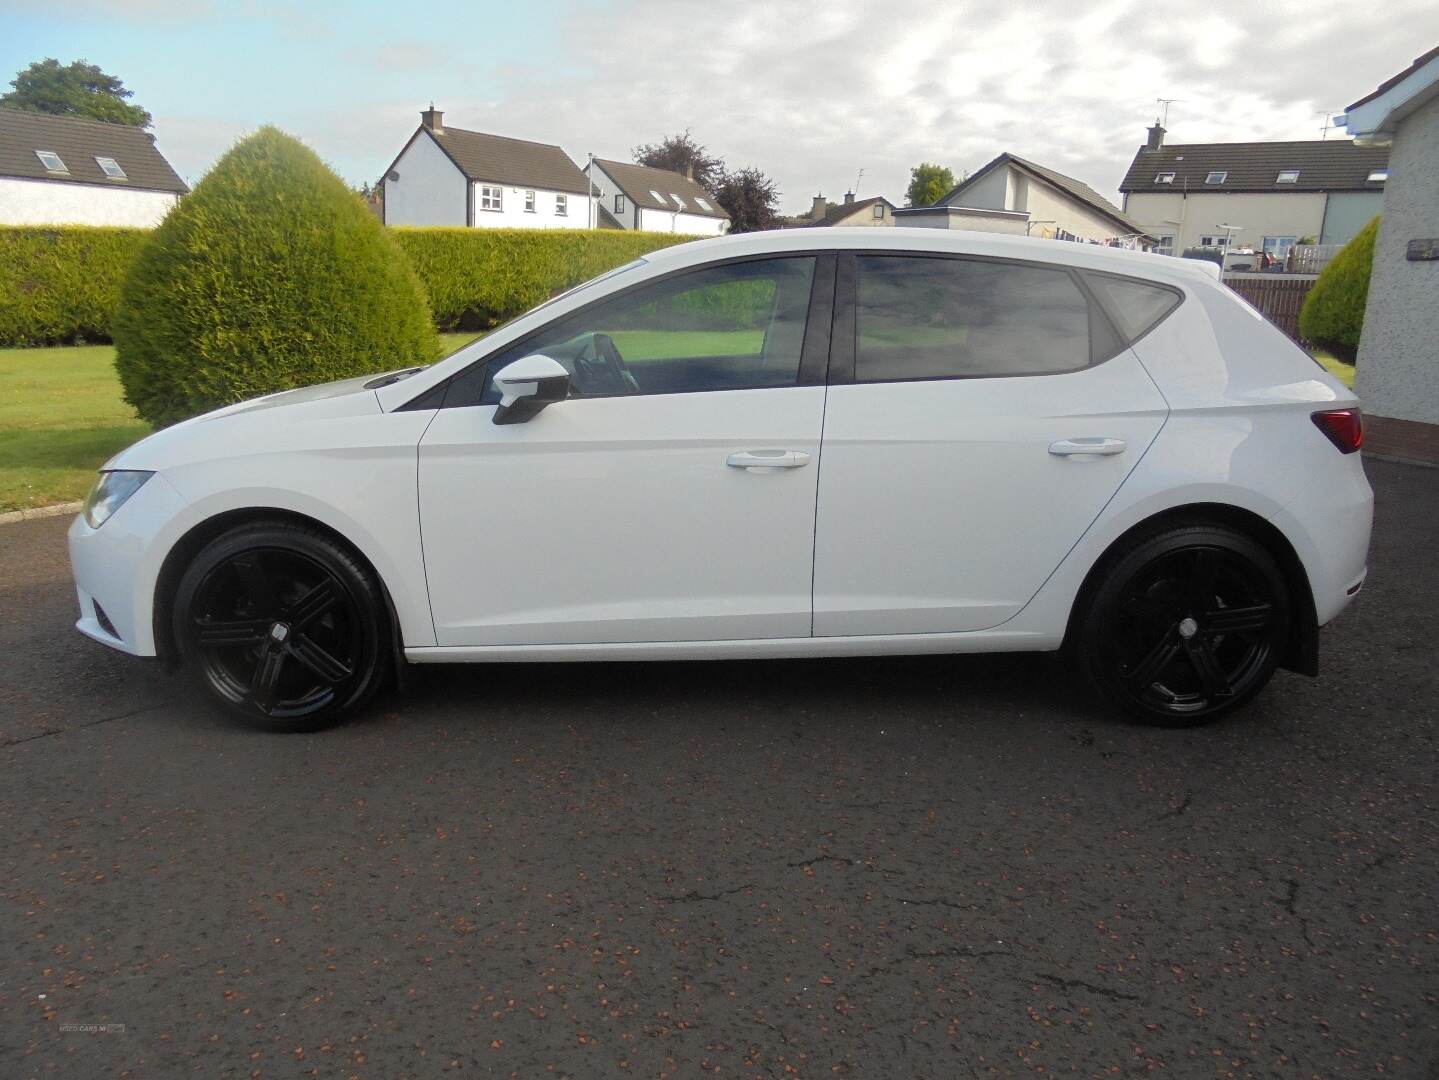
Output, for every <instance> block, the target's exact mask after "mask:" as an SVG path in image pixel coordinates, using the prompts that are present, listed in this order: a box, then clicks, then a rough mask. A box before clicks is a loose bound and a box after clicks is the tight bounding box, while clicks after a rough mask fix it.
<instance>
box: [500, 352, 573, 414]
mask: <svg viewBox="0 0 1439 1080" xmlns="http://www.w3.org/2000/svg"><path fill="white" fill-rule="evenodd" d="M495 389H497V390H498V391H499V392H500V406H499V408H497V409H496V410H495V418H494V419H495V423H497V424H523V423H525V422H526V421H528V420H532V419H534V418H535V416H537V415H538V414H539V412H540V410H541V409H543V408H544V407H545V406H546V405H553V404H554V403H555V402H557V401H564V400H565V398H566V397H567V396H568V395H569V392H570V373H569V372H568V371H566V370H565V368H564V365H562V364H561V363H560V362H559V361H558V360H552V359H551V358H550V357H548V356H544V355H541V354H540V353H533V354H531V355H530V356H522V357H520V358H519V359H518V360H516V361H515V362H514V363H512V364H506V365H505V366H504V367H503V368H501V369H500V371H499V373H498V374H496V375H495Z"/></svg>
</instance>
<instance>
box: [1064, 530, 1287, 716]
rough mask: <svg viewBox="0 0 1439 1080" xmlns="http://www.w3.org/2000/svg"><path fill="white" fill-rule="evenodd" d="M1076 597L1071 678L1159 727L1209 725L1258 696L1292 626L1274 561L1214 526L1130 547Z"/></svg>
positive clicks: (1163, 533)
mask: <svg viewBox="0 0 1439 1080" xmlns="http://www.w3.org/2000/svg"><path fill="white" fill-rule="evenodd" d="M1086 594H1087V595H1086V599H1085V600H1084V602H1083V603H1082V605H1081V608H1080V611H1079V612H1078V618H1077V623H1076V627H1075V629H1076V631H1077V632H1076V633H1075V634H1074V635H1073V641H1072V644H1073V651H1074V653H1075V658H1076V660H1077V662H1078V664H1079V667H1080V669H1081V670H1082V672H1083V673H1084V675H1085V676H1086V678H1087V680H1088V682H1089V684H1090V685H1091V686H1092V687H1093V688H1094V689H1095V690H1096V691H1097V692H1098V693H1099V695H1100V696H1101V697H1102V698H1103V699H1104V700H1105V701H1106V702H1108V703H1109V704H1110V705H1113V706H1116V707H1118V708H1120V709H1122V710H1124V711H1125V712H1127V713H1129V714H1130V715H1131V716H1134V717H1136V718H1138V719H1140V720H1143V721H1145V722H1146V723H1150V724H1156V725H1160V726H1165V727H1190V726H1193V725H1196V724H1202V723H1207V722H1209V721H1211V720H1214V719H1217V718H1218V717H1220V716H1223V715H1224V714H1225V713H1229V712H1232V711H1233V710H1235V709H1237V708H1239V707H1240V706H1242V705H1243V704H1244V703H1245V702H1247V701H1249V700H1250V699H1252V698H1253V697H1254V695H1256V694H1257V693H1259V691H1260V690H1262V689H1263V688H1264V686H1265V684H1266V683H1268V682H1269V679H1270V677H1271V676H1272V675H1273V674H1274V669H1275V668H1276V667H1277V666H1278V663H1279V657H1280V655H1281V653H1282V652H1283V649H1284V645H1285V642H1286V641H1287V640H1288V636H1289V630H1290V620H1291V618H1292V615H1291V611H1292V605H1291V603H1290V600H1289V594H1288V588H1287V586H1286V584H1285V580H1284V575H1283V573H1282V572H1281V571H1280V569H1279V566H1278V564H1277V563H1276V562H1275V560H1274V557H1273V556H1272V555H1270V553H1269V552H1268V551H1267V550H1266V549H1265V548H1264V546H1263V545H1261V544H1259V543H1258V542H1256V541H1255V540H1254V539H1252V538H1251V537H1249V536H1246V535H1245V534H1244V533H1241V532H1239V531H1238V530H1236V529H1232V528H1230V527H1228V526H1226V525H1220V524H1217V523H1204V522H1191V523H1186V524H1179V525H1173V526H1170V527H1166V528H1164V529H1162V530H1160V531H1158V532H1153V533H1150V534H1148V535H1146V536H1142V537H1139V538H1137V539H1135V540H1134V541H1133V542H1131V543H1128V544H1126V545H1125V546H1124V547H1123V548H1121V549H1119V550H1117V551H1115V552H1113V553H1112V554H1111V555H1110V556H1109V557H1108V558H1107V559H1106V560H1105V562H1104V564H1103V565H1101V566H1100V567H1099V568H1097V570H1096V577H1095V578H1094V580H1093V584H1092V587H1090V588H1088V589H1087V590H1086Z"/></svg>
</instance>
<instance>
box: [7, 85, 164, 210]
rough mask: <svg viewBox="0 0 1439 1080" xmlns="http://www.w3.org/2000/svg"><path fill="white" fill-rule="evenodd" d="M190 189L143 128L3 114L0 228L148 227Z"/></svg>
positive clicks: (15, 112) (14, 112)
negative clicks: (39, 226) (14, 226)
mask: <svg viewBox="0 0 1439 1080" xmlns="http://www.w3.org/2000/svg"><path fill="white" fill-rule="evenodd" d="M189 190H190V189H189V188H188V187H186V186H185V182H184V181H183V180H181V179H180V177H179V176H177V175H176V173H175V170H174V169H172V168H171V167H170V163H169V162H168V161H166V160H165V158H164V156H163V155H162V154H161V153H160V151H159V150H158V149H156V147H155V136H153V135H151V134H150V133H149V132H148V131H146V130H144V129H143V128H137V127H129V126H127V125H125V124H102V123H100V122H99V121H98V120H80V119H77V118H75V117H70V116H50V115H49V114H46V113H32V112H20V111H19V110H16V109H0V225H133V226H138V227H140V228H150V227H152V226H154V225H157V224H159V222H160V219H161V218H163V217H164V216H165V215H166V214H167V213H168V212H169V210H170V207H172V206H174V205H175V203H176V202H178V201H179V198H180V196H181V195H183V194H185V192H187V191H189Z"/></svg>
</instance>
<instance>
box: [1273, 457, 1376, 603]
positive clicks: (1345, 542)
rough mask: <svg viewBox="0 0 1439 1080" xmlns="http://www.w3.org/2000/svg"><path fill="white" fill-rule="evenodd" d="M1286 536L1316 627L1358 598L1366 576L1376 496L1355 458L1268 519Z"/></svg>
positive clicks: (1361, 466)
mask: <svg viewBox="0 0 1439 1080" xmlns="http://www.w3.org/2000/svg"><path fill="white" fill-rule="evenodd" d="M1270 520H1271V521H1272V522H1273V524H1274V525H1275V526H1276V527H1277V528H1278V529H1280V531H1282V532H1283V533H1284V535H1286V536H1288V537H1289V538H1290V541H1291V542H1292V543H1293V544H1294V549H1295V552H1296V553H1297V554H1298V555H1299V559H1300V561H1301V562H1302V563H1303V564H1304V569H1305V572H1306V573H1307V574H1308V577H1309V588H1310V591H1311V592H1312V593H1313V594H1314V616H1315V621H1316V622H1317V623H1318V625H1320V626H1323V625H1325V624H1326V623H1328V622H1331V621H1332V620H1333V619H1334V617H1335V616H1336V615H1338V614H1339V613H1340V612H1341V611H1343V610H1344V608H1345V607H1347V606H1348V604H1349V602H1350V601H1351V600H1353V599H1354V597H1355V596H1357V595H1358V593H1359V591H1360V589H1361V588H1362V587H1363V585H1364V580H1365V577H1366V576H1367V575H1368V573H1369V565H1368V560H1369V536H1370V533H1371V531H1372V529H1373V525H1374V492H1373V489H1371V488H1370V486H1369V479H1368V477H1366V476H1365V475H1364V466H1363V463H1362V462H1361V461H1360V459H1359V455H1358V454H1351V455H1348V456H1347V460H1346V461H1345V463H1344V467H1343V468H1342V469H1340V470H1336V471H1335V474H1333V475H1328V476H1325V477H1324V478H1323V480H1322V481H1316V482H1314V483H1308V484H1305V485H1304V486H1303V488H1302V490H1301V492H1300V494H1299V496H1298V497H1297V498H1295V499H1294V501H1293V502H1291V503H1290V504H1289V505H1288V506H1286V507H1285V508H1284V509H1283V510H1281V511H1280V512H1279V513H1277V514H1275V515H1274V517H1273V518H1271V519H1270Z"/></svg>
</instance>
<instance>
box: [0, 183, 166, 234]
mask: <svg viewBox="0 0 1439 1080" xmlns="http://www.w3.org/2000/svg"><path fill="white" fill-rule="evenodd" d="M179 200H180V196H179V195H176V194H173V193H171V192H168V191H137V190H136V189H134V188H123V187H100V186H99V185H98V184H77V183H74V182H72V181H64V180H22V179H18V178H9V177H7V178H0V225H129V226H134V227H136V228H141V229H149V228H153V227H154V226H156V225H158V224H160V219H161V218H163V217H164V216H165V215H166V214H168V213H169V212H170V207H172V206H174V205H175V203H177V202H178V201H179Z"/></svg>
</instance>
